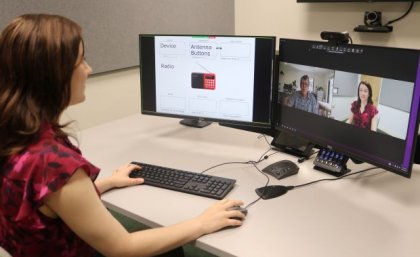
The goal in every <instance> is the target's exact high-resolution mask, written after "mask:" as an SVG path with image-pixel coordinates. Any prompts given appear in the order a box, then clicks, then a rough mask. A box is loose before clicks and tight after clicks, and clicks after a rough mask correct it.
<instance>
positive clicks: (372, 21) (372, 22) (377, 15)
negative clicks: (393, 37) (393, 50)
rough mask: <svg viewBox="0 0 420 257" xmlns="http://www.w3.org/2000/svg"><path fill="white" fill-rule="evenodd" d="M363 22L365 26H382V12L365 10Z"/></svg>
mask: <svg viewBox="0 0 420 257" xmlns="http://www.w3.org/2000/svg"><path fill="white" fill-rule="evenodd" d="M364 22H365V25H366V26H374V27H375V26H376V27H380V26H382V13H381V12H377V11H367V12H365V17H364Z"/></svg>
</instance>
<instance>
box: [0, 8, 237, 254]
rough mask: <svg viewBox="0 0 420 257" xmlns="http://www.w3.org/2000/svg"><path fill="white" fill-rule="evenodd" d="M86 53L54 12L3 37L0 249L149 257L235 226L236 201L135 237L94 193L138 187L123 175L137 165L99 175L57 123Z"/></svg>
mask: <svg viewBox="0 0 420 257" xmlns="http://www.w3.org/2000/svg"><path fill="white" fill-rule="evenodd" d="M84 54H85V53H84V46H83V40H82V36H81V28H80V27H79V25H77V24H76V23H75V22H73V21H71V20H69V19H67V18H64V17H61V16H56V15H45V14H31V15H22V16H20V17H18V18H16V19H14V20H13V21H12V22H11V23H10V24H8V25H7V26H6V28H5V29H4V30H3V31H2V32H1V34H0V246H1V247H2V248H4V249H6V251H8V252H9V253H10V254H11V255H12V256H14V257H27V256H31V257H41V256H42V257H49V256H60V257H73V256H74V257H76V256H78V257H79V256H83V257H87V256H94V255H95V254H97V252H100V253H101V254H103V255H105V256H152V255H157V254H161V253H164V252H168V251H170V250H172V249H175V248H177V247H179V246H182V245H183V244H185V243H187V242H189V241H192V240H195V239H196V238H198V237H200V236H202V235H204V234H208V233H212V232H214V231H217V230H220V229H221V228H224V227H226V226H238V225H241V224H242V221H240V220H237V219H234V218H235V217H236V218H244V215H243V214H242V213H241V212H240V211H235V210H234V211H232V210H228V208H230V207H233V206H238V205H242V204H243V203H242V202H241V201H237V200H222V201H219V202H217V203H215V204H213V205H212V206H210V207H209V208H208V209H207V210H205V211H204V212H203V213H202V214H201V215H199V216H197V217H195V218H192V219H190V220H187V221H184V222H181V223H179V224H176V225H172V226H169V227H163V228H158V229H148V230H142V231H138V232H134V233H128V232H127V231H126V230H125V229H124V227H123V226H122V225H121V224H120V223H119V222H118V221H117V220H116V219H114V217H113V216H112V215H111V214H110V213H109V212H108V211H107V209H106V208H105V206H104V205H103V204H102V202H101V199H100V195H101V194H102V193H104V192H105V191H107V190H109V189H111V188H119V187H126V186H134V185H139V184H141V183H143V179H133V178H129V177H128V174H129V173H130V172H131V171H132V170H133V169H138V168H139V167H138V166H135V165H132V164H128V165H123V166H121V167H119V168H118V169H116V170H115V171H114V173H113V174H112V175H111V176H109V177H106V178H103V179H101V180H99V179H96V177H97V176H98V173H99V169H98V168H97V167H95V166H94V165H93V164H91V163H90V162H89V161H87V160H86V159H84V158H83V156H82V154H81V152H80V150H79V148H78V147H77V146H75V145H73V144H72V143H71V141H70V140H69V138H68V134H67V133H66V132H65V130H64V129H65V128H66V126H67V125H68V124H60V116H61V115H62V113H63V111H64V110H65V109H66V108H67V107H69V106H71V105H75V104H78V103H81V102H83V101H84V99H85V82H86V79H87V77H88V75H89V74H90V73H91V72H92V69H91V67H90V66H89V65H88V64H87V62H86V61H85V58H84ZM139 197H146V196H139ZM178 249H180V248H178ZM181 254H182V249H181ZM169 256H173V255H169Z"/></svg>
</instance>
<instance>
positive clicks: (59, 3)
mask: <svg viewBox="0 0 420 257" xmlns="http://www.w3.org/2000/svg"><path fill="white" fill-rule="evenodd" d="M41 12H42V13H53V14H59V15H64V16H66V17H68V18H70V19H72V20H74V21H76V22H77V23H79V24H80V25H81V26H82V28H83V35H84V40H85V47H86V57H87V59H88V62H89V64H90V65H91V66H92V68H93V70H94V73H101V72H106V71H111V70H117V69H123V68H127V67H133V66H137V65H138V63H139V60H138V59H139V58H138V34H140V33H150V34H155V33H156V34H157V33H161V34H163V33H168V34H220V35H221V34H226V35H229V34H234V32H235V26H234V25H235V24H234V23H235V20H234V0H36V1H35V0H19V1H16V0H2V1H1V7H0V30H3V28H4V27H5V25H6V24H7V23H8V22H9V21H11V20H12V19H13V18H14V17H16V16H18V15H21V14H24V13H41Z"/></svg>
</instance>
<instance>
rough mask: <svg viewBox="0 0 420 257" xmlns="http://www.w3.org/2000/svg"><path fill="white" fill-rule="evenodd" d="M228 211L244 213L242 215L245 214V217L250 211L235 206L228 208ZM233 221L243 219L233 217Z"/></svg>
mask: <svg viewBox="0 0 420 257" xmlns="http://www.w3.org/2000/svg"><path fill="white" fill-rule="evenodd" d="M227 210H228V211H240V212H242V214H243V215H245V216H246V215H247V214H248V210H247V209H245V208H243V207H241V206H233V207H230V208H228V209H227ZM232 219H238V220H242V219H241V218H239V217H232Z"/></svg>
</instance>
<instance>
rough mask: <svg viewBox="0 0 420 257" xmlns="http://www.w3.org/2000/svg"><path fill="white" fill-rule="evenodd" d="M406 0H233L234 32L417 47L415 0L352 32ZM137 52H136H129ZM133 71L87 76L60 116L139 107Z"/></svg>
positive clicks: (99, 115)
mask: <svg viewBox="0 0 420 257" xmlns="http://www.w3.org/2000/svg"><path fill="white" fill-rule="evenodd" d="M408 6H409V3H340V4H338V3H323V4H297V3H296V0H262V1H255V0H236V1H235V33H236V34H237V35H270V36H271V35H274V36H277V38H279V37H284V38H298V39H311V40H320V37H319V34H320V32H321V31H324V30H331V31H348V32H349V33H350V36H351V37H352V38H353V41H354V43H359V44H370V45H383V46H396V47H405V48H420V29H418V24H419V22H420V2H417V3H416V4H415V6H414V8H413V10H412V12H411V13H410V14H409V15H408V16H407V17H405V18H404V19H402V20H400V21H399V22H397V23H395V24H393V25H394V32H392V33H387V34H382V33H358V32H353V28H354V27H356V26H357V25H360V24H363V15H364V12H365V11H372V10H374V11H382V16H383V21H384V22H386V21H388V20H391V19H394V18H397V17H399V16H401V15H402V14H403V13H404V12H405V11H406V10H407V8H408ZM133 54H138V53H133ZM139 84H140V82H139V70H138V69H136V68H135V69H129V70H124V71H117V72H112V73H107V74H102V75H97V76H94V77H92V78H90V79H89V80H88V83H87V89H86V95H87V99H86V101H85V103H83V104H80V105H77V106H73V107H70V108H69V109H68V110H67V111H66V113H65V117H64V118H65V119H69V118H70V119H74V120H77V121H78V126H79V127H80V128H81V129H83V128H88V127H91V126H95V125H97V124H101V123H104V122H108V121H112V120H114V119H117V118H121V117H125V116H129V115H131V114H136V113H139V112H140V97H139V95H140V88H139Z"/></svg>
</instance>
